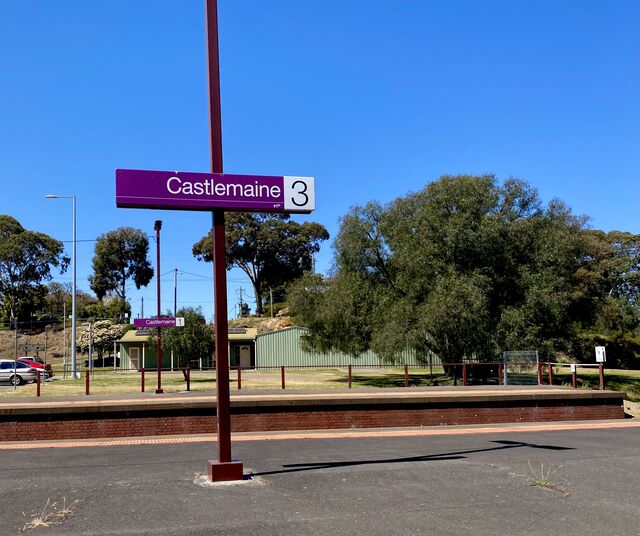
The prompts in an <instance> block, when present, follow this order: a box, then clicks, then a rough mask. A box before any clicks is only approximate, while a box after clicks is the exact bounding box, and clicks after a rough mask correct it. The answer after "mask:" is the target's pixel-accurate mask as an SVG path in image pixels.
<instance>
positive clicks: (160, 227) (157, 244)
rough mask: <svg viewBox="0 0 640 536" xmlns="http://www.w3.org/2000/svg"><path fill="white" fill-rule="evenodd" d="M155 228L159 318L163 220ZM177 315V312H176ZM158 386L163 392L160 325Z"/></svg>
mask: <svg viewBox="0 0 640 536" xmlns="http://www.w3.org/2000/svg"><path fill="white" fill-rule="evenodd" d="M153 229H154V231H155V232H156V264H157V266H158V276H157V277H156V283H157V293H158V319H160V316H161V314H162V305H161V303H160V229H162V220H156V221H155V223H154V224H153ZM174 315H175V313H174ZM156 353H157V359H158V387H157V388H156V394H157V395H159V394H162V393H163V390H162V334H161V329H160V328H159V327H158V349H157V352H156Z"/></svg>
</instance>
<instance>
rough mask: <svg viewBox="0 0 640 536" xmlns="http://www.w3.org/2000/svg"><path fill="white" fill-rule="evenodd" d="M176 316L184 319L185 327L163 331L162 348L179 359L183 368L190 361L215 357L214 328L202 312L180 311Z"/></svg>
mask: <svg viewBox="0 0 640 536" xmlns="http://www.w3.org/2000/svg"><path fill="white" fill-rule="evenodd" d="M176 316H179V317H184V327H179V328H169V329H164V330H163V331H162V346H163V348H164V349H165V350H166V351H168V352H171V351H173V354H174V356H175V357H176V358H177V359H178V362H179V363H180V366H181V367H186V366H187V365H188V364H189V362H190V361H192V360H197V359H200V358H202V357H210V356H211V355H213V349H214V337H213V326H211V325H210V324H207V322H206V320H205V318H204V316H203V314H202V311H201V310H200V309H199V308H198V309H194V308H193V307H186V308H184V309H179V310H178V313H177V314H176Z"/></svg>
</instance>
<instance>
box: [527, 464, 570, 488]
mask: <svg viewBox="0 0 640 536" xmlns="http://www.w3.org/2000/svg"><path fill="white" fill-rule="evenodd" d="M527 463H528V464H529V469H530V470H531V473H532V475H533V478H530V480H529V485H530V486H532V487H534V488H542V489H548V490H551V491H555V492H556V493H559V494H560V495H562V496H563V497H568V496H569V492H568V491H567V490H566V489H564V488H562V487H560V486H558V485H556V484H554V483H552V482H551V477H552V475H554V474H555V472H556V469H554V468H553V466H551V465H549V467H547V468H545V466H544V463H542V462H540V469H538V470H536V469H534V468H533V466H532V465H531V462H529V461H528V462H527Z"/></svg>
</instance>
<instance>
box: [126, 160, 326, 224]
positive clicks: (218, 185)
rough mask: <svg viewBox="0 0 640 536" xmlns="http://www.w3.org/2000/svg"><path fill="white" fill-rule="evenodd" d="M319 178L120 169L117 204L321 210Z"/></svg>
mask: <svg viewBox="0 0 640 536" xmlns="http://www.w3.org/2000/svg"><path fill="white" fill-rule="evenodd" d="M315 203H316V200H315V190H314V180H313V177H289V176H261V175H230V174H227V173H193V172H183V171H145V170H138V169H116V206H118V207H123V208H156V209H158V208H159V209H173V210H212V209H214V208H223V209H225V210H228V211H234V212H299V213H305V214H308V213H309V212H311V211H313V210H314V209H315Z"/></svg>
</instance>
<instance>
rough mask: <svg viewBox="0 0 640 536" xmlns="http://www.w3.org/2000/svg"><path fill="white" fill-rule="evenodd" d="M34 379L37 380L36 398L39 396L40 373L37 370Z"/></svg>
mask: <svg viewBox="0 0 640 536" xmlns="http://www.w3.org/2000/svg"><path fill="white" fill-rule="evenodd" d="M36 378H37V383H36V396H40V371H39V370H36Z"/></svg>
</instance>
